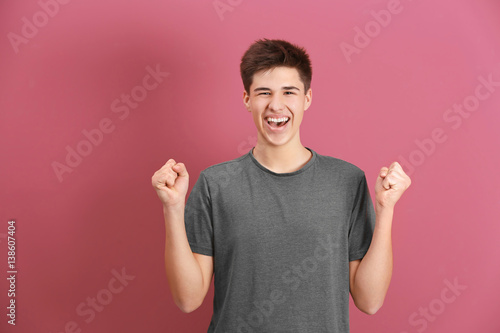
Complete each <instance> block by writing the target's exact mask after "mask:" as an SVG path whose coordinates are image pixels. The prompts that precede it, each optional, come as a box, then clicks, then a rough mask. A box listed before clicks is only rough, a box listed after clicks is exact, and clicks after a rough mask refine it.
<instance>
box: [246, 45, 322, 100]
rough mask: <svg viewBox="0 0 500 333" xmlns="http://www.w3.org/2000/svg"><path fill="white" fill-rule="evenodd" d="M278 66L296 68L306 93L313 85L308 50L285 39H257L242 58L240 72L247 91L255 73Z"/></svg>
mask: <svg viewBox="0 0 500 333" xmlns="http://www.w3.org/2000/svg"><path fill="white" fill-rule="evenodd" d="M278 66H284V67H292V68H295V69H296V70H297V71H298V72H299V76H300V80H301V81H302V83H304V87H305V91H304V93H307V91H308V90H309V87H310V86H311V79H312V68H311V61H310V60H309V55H308V54H307V52H306V50H305V49H304V48H302V47H300V46H297V45H294V44H291V43H289V42H287V41H285V40H281V39H267V38H264V39H260V40H257V41H255V42H254V43H253V44H252V45H250V47H249V48H248V50H247V51H246V52H245V54H244V55H243V57H242V58H241V64H240V74H241V79H242V80H243V86H244V87H245V91H246V92H247V93H248V94H249V93H250V86H251V85H252V82H253V76H254V74H255V73H257V72H258V71H261V70H266V69H272V68H275V67H278Z"/></svg>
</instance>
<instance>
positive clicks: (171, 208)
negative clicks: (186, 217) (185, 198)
mask: <svg viewBox="0 0 500 333" xmlns="http://www.w3.org/2000/svg"><path fill="white" fill-rule="evenodd" d="M184 208H185V204H184V203H180V204H177V205H165V204H164V205H163V213H164V214H178V213H180V212H182V213H184Z"/></svg>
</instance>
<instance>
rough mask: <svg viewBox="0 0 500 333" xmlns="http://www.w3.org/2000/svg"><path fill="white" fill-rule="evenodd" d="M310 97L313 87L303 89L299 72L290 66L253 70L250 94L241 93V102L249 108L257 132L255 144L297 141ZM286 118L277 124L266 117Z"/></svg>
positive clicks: (276, 144) (298, 140)
mask: <svg viewBox="0 0 500 333" xmlns="http://www.w3.org/2000/svg"><path fill="white" fill-rule="evenodd" d="M311 101H312V90H311V89H309V91H307V93H305V92H304V83H303V82H302V81H301V80H300V76H299V72H298V71H297V70H296V69H295V68H291V67H282V66H280V67H275V68H273V69H268V70H263V71H259V72H257V73H255V74H254V76H253V82H252V84H251V86H250V91H249V94H248V93H247V92H246V91H245V92H244V93H243V103H244V104H245V106H246V108H247V110H248V111H250V112H252V116H253V120H254V123H255V126H256V127H257V132H258V139H257V144H258V145H264V146H268V145H275V146H279V145H285V144H287V143H289V142H291V143H292V145H295V144H297V146H298V145H300V136H299V127H300V124H301V122H302V117H303V116H304V111H305V110H307V109H308V108H309V105H311ZM269 117H270V118H275V119H278V118H282V119H283V118H288V121H287V122H286V123H285V124H284V125H282V126H280V127H278V126H276V125H275V124H274V123H272V122H271V125H270V124H269V123H268V122H269V120H268V118H269Z"/></svg>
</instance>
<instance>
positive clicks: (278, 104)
mask: <svg viewBox="0 0 500 333" xmlns="http://www.w3.org/2000/svg"><path fill="white" fill-rule="evenodd" d="M284 107H285V103H284V101H283V95H282V94H279V93H278V94H274V95H273V96H272V98H271V101H270V102H269V109H270V110H273V111H281V110H283V109H284Z"/></svg>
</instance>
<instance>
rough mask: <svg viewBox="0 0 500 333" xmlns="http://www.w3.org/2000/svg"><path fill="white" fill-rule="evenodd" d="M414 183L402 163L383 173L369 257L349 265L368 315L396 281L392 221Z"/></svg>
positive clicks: (356, 299) (358, 302)
mask: <svg viewBox="0 0 500 333" xmlns="http://www.w3.org/2000/svg"><path fill="white" fill-rule="evenodd" d="M410 184H411V179H410V177H408V175H407V174H406V173H405V172H404V170H403V168H402V167H401V165H400V164H399V163H398V162H393V163H392V164H391V165H390V166H389V168H387V167H382V168H381V169H380V172H379V175H378V177H377V181H376V183H375V196H376V204H375V215H376V222H375V230H374V232H373V237H372V242H371V244H370V248H369V249H368V252H367V253H366V255H365V256H364V257H363V259H361V261H359V260H355V261H351V262H350V263H349V270H350V271H349V275H350V288H351V295H352V299H353V301H354V303H355V304H356V306H357V307H358V309H360V310H361V311H363V312H365V313H367V314H374V313H376V312H377V311H378V310H379V309H380V307H382V304H383V303H384V299H385V295H386V293H387V289H388V288H389V284H390V283H391V277H392V265H393V257H392V239H391V231H392V218H393V216H394V206H395V205H396V202H397V201H398V200H399V199H400V198H401V195H402V194H403V193H404V191H406V189H407V188H408V187H409V186H410Z"/></svg>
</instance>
